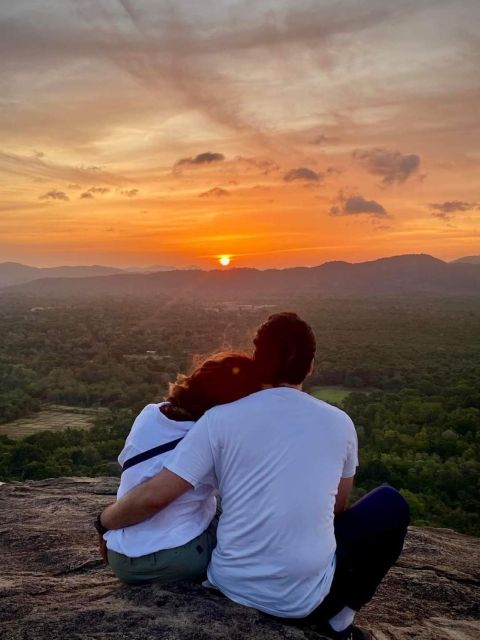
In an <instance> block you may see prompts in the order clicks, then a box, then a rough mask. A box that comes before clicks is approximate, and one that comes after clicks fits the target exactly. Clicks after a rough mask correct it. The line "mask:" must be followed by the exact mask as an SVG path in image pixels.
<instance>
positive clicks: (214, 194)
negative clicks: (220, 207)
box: [198, 187, 230, 198]
mask: <svg viewBox="0 0 480 640" xmlns="http://www.w3.org/2000/svg"><path fill="white" fill-rule="evenodd" d="M229 195H230V192H229V191H227V190H226V189H222V188H221V187H214V188H213V189H209V190H208V191H204V192H203V193H201V194H200V195H199V196H198V197H199V198H222V197H223V196H229Z"/></svg>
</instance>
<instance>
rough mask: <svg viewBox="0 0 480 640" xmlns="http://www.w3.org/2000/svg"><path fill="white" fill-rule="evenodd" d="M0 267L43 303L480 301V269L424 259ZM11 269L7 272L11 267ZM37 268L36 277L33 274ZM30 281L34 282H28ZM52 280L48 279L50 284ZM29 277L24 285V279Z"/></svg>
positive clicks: (1, 276)
mask: <svg viewBox="0 0 480 640" xmlns="http://www.w3.org/2000/svg"><path fill="white" fill-rule="evenodd" d="M12 264H13V265H14V263H4V264H3V265H0V284H3V289H2V292H3V293H7V292H16V293H21V292H23V293H29V294H35V295H40V296H55V297H61V298H63V297H72V296H80V297H85V296H92V295H96V296H110V295H116V296H118V295H120V296H125V295H132V296H152V295H159V294H160V295H161V294H163V295H166V296H168V297H169V298H172V297H175V298H181V299H183V300H185V299H195V300H197V301H198V300H199V299H202V298H208V299H221V300H235V299H237V298H239V297H241V298H242V299H243V298H246V297H249V298H251V297H252V296H257V295H259V294H261V295H262V296H263V298H272V297H277V296H291V295H313V294H318V295H324V296H368V295H370V296H372V295H373V296H375V295H399V294H439V295H480V264H477V263H475V262H472V261H466V262H463V261H455V262H444V261H443V260H439V259H438V258H434V257H432V256H429V255H425V254H413V255H401V256H394V257H390V258H380V259H378V260H373V261H369V262H360V263H349V262H340V261H338V262H327V263H325V264H322V265H320V266H318V267H295V268H288V269H267V270H258V269H246V268H241V269H240V268H239V269H235V268H233V269H225V270H220V269H216V270H212V271H202V270H199V269H191V270H173V271H155V272H153V273H150V272H147V273H128V272H125V271H122V270H120V269H116V268H111V267H98V266H91V267H55V268H50V269H36V268H34V267H24V265H19V267H22V268H23V269H18V273H17V280H16V282H15V283H14V285H13V286H12V284H10V286H8V284H7V281H8V275H9V270H10V278H12V274H13V275H15V269H14V266H15V265H14V266H12ZM6 266H7V268H6ZM29 269H31V270H32V271H27V270H29ZM29 276H33V277H30V280H29V281H26V278H27V277H29ZM45 276H47V277H45ZM20 278H23V283H22V282H21V280H20V282H19V279H20Z"/></svg>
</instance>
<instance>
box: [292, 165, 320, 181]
mask: <svg viewBox="0 0 480 640" xmlns="http://www.w3.org/2000/svg"><path fill="white" fill-rule="evenodd" d="M322 178H323V175H322V174H321V173H317V171H314V170H313V169H309V168H308V167H299V168H298V169H290V171H287V173H286V174H285V175H284V176H283V179H284V181H285V182H295V181H296V180H299V181H302V182H319V181H320V180H322Z"/></svg>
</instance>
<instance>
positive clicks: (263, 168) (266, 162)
mask: <svg viewBox="0 0 480 640" xmlns="http://www.w3.org/2000/svg"><path fill="white" fill-rule="evenodd" d="M235 161H236V162H239V163H244V164H247V165H250V166H252V167H255V168H256V169H259V170H260V172H261V173H262V174H263V175H265V176H267V175H269V174H270V173H273V172H274V171H278V170H279V169H280V166H279V165H278V164H277V163H276V162H275V160H271V159H270V158H255V157H245V156H237V157H236V158H235Z"/></svg>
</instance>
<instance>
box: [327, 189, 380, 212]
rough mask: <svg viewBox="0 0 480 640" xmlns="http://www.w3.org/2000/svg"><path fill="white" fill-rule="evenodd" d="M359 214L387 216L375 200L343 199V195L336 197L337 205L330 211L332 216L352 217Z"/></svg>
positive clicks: (359, 197)
mask: <svg viewBox="0 0 480 640" xmlns="http://www.w3.org/2000/svg"><path fill="white" fill-rule="evenodd" d="M361 213H368V214H370V215H373V216H385V215H387V212H386V210H385V209H384V207H383V206H382V205H381V204H380V203H379V202H377V201H376V200H366V199H365V198H364V197H363V196H360V195H356V196H349V197H348V198H345V197H344V196H343V194H340V195H339V197H338V204H336V205H334V206H333V207H331V209H330V215H332V216H352V215H358V214H361Z"/></svg>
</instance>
